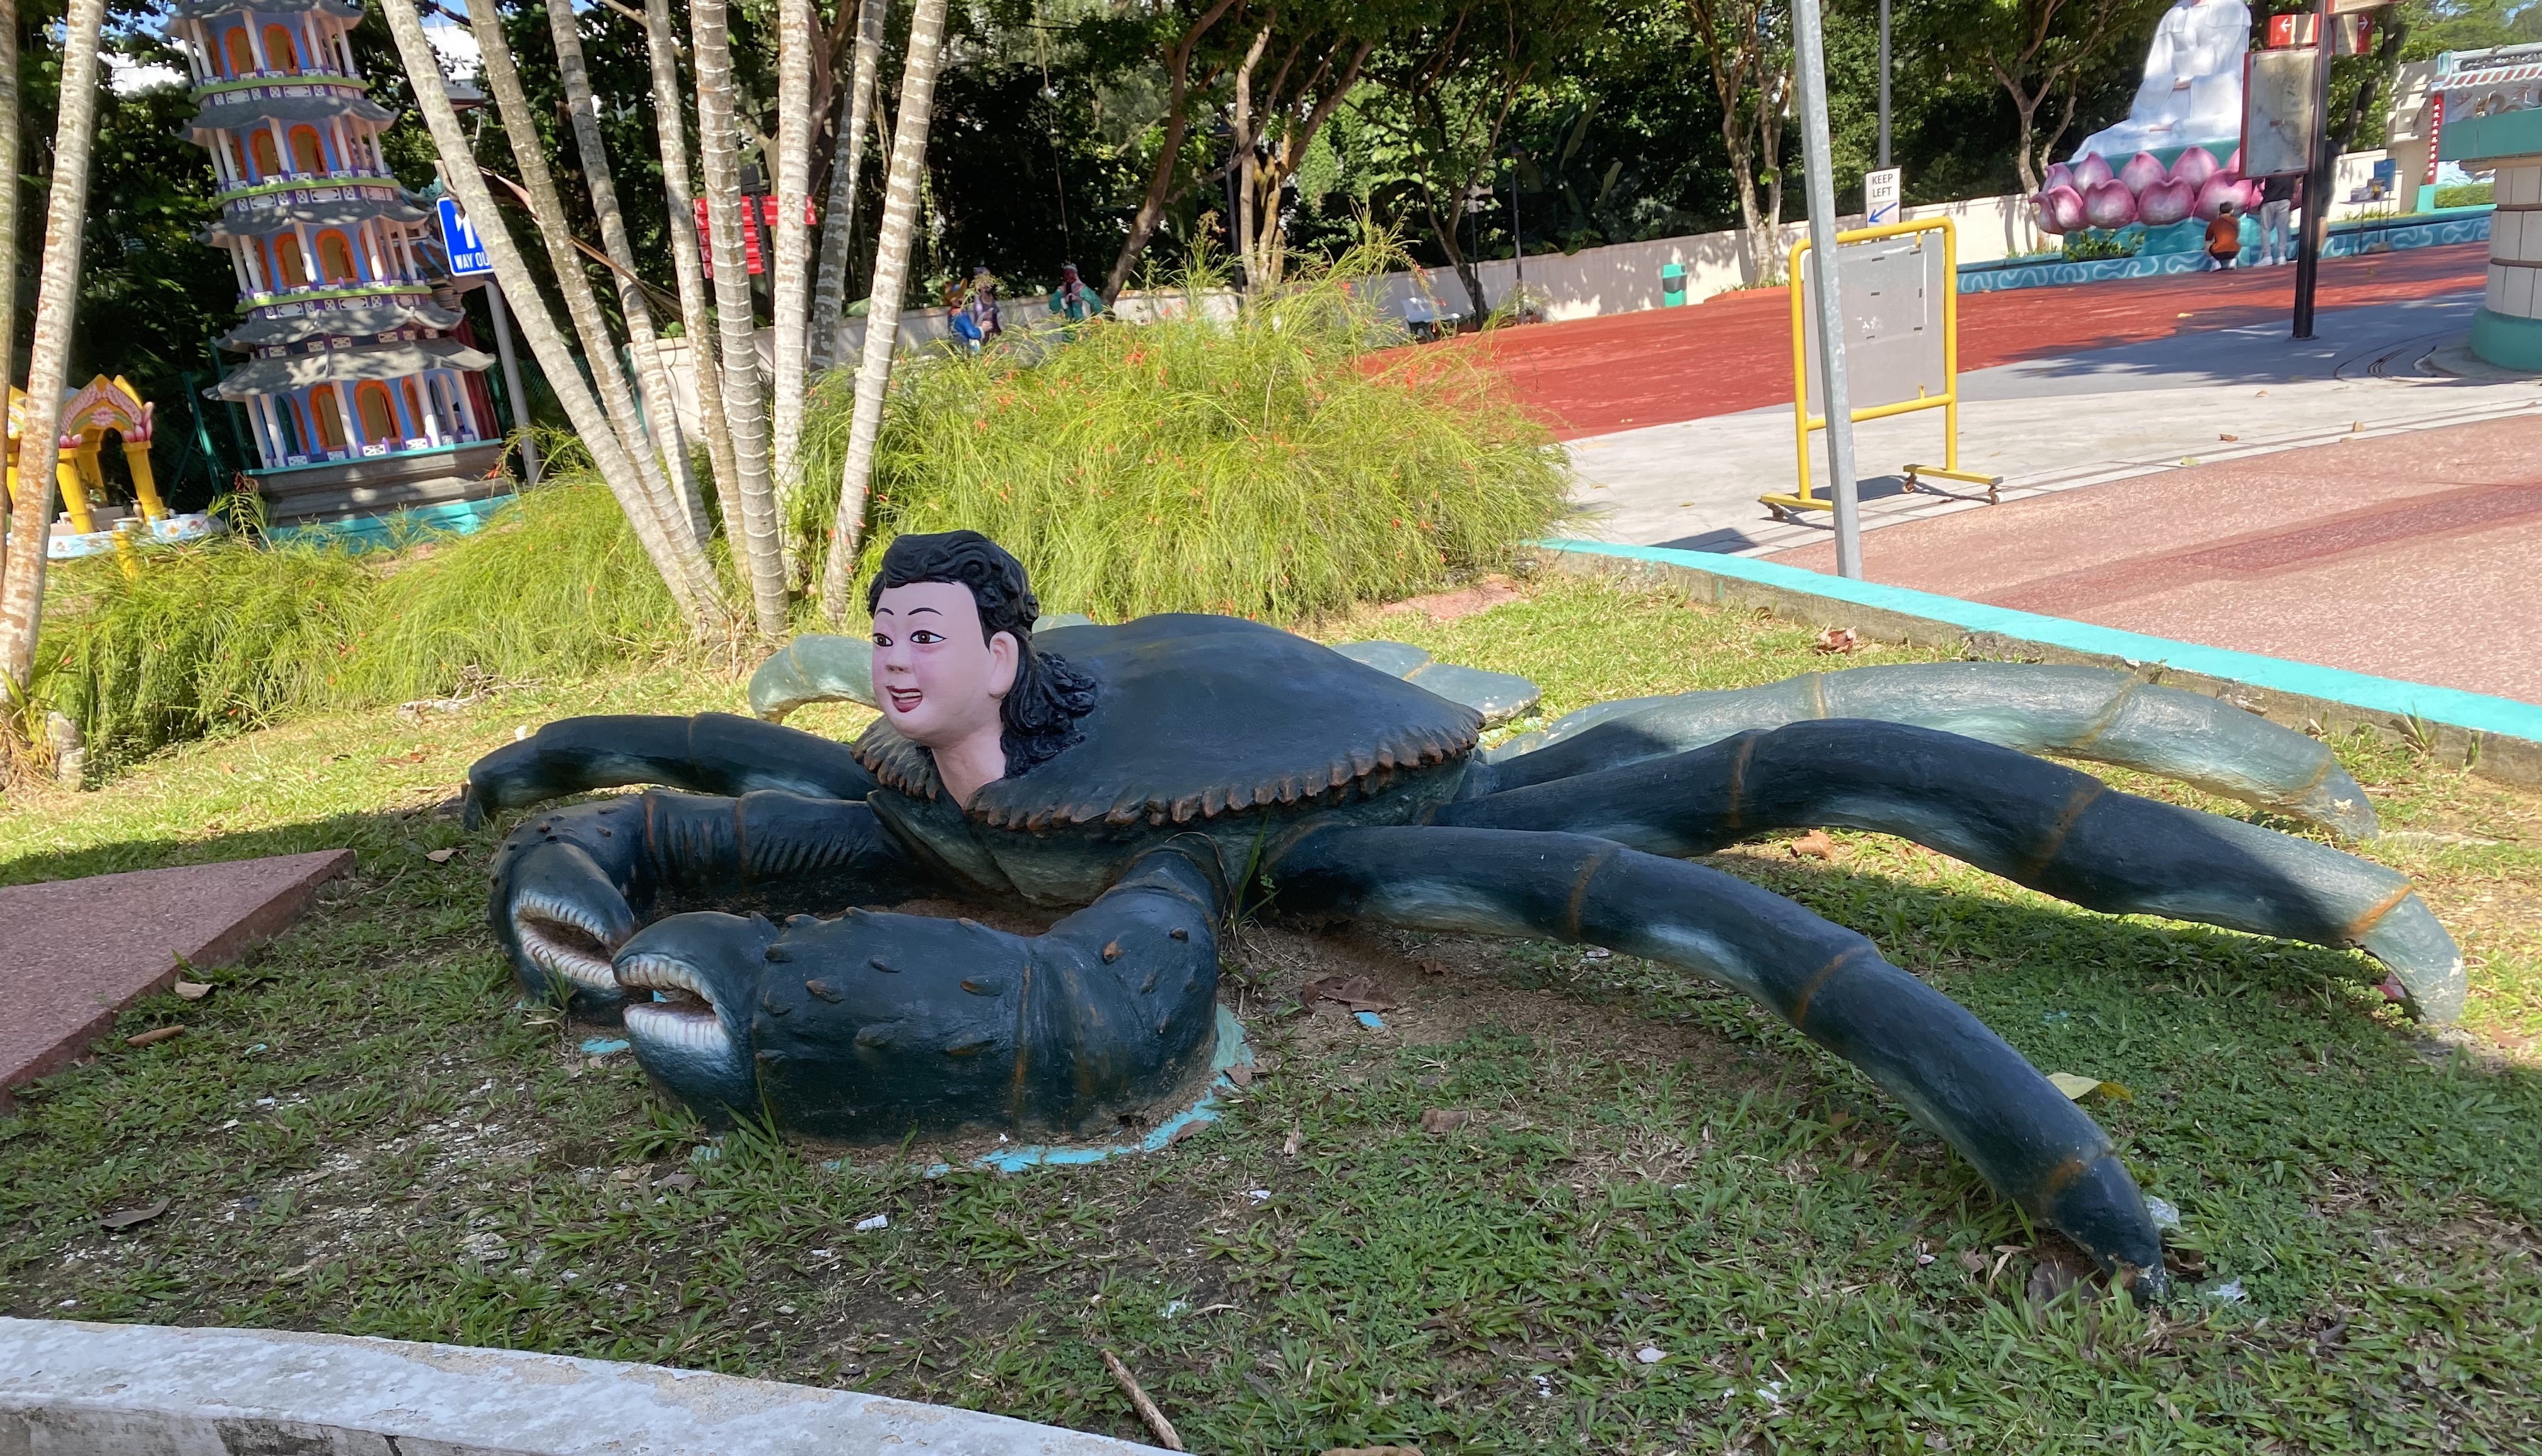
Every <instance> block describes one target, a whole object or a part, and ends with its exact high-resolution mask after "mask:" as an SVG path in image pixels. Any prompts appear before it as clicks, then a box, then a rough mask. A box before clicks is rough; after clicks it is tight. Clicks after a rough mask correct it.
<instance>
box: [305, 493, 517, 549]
mask: <svg viewBox="0 0 2542 1456" xmlns="http://www.w3.org/2000/svg"><path fill="white" fill-rule="evenodd" d="M511 503H512V497H510V496H508V495H497V496H492V497H489V498H487V499H486V500H454V501H451V502H449V503H448V504H446V505H435V506H414V507H411V508H410V509H408V510H403V511H393V512H391V513H390V514H388V515H385V516H357V517H355V518H354V519H352V520H350V521H324V522H317V523H313V524H311V525H307V526H284V527H281V528H278V529H276V530H274V531H272V532H269V533H267V535H268V538H269V539H270V540H273V541H287V542H295V543H299V544H302V545H309V546H341V547H343V548H344V549H346V550H353V551H393V550H396V549H398V548H399V547H401V546H411V545H412V544H413V543H414V542H415V541H417V540H418V539H420V538H422V537H426V536H433V535H441V534H447V535H452V536H466V535H468V534H469V533H471V532H473V531H475V530H477V529H478V528H479V527H481V526H483V525H485V524H486V521H487V520H488V519H489V518H490V517H492V516H493V514H494V513H495V512H496V511H499V510H501V509H502V508H503V507H505V506H507V505H510V504H511Z"/></svg>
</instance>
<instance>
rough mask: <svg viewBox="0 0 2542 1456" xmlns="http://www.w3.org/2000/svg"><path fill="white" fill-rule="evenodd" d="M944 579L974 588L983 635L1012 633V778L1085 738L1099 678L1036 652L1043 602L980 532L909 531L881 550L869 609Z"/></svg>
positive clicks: (1002, 712) (1004, 739)
mask: <svg viewBox="0 0 2542 1456" xmlns="http://www.w3.org/2000/svg"><path fill="white" fill-rule="evenodd" d="M929 581H940V582H947V583H950V584H953V585H956V586H963V587H968V588H970V590H971V600H972V601H973V602H974V603H976V604H977V605H978V607H979V609H980V636H981V639H982V640H983V641H986V640H988V639H990V638H993V637H995V636H997V634H998V633H1000V632H1006V633H1008V634H1009V635H1010V636H1012V637H1013V638H1014V639H1015V686H1014V687H1013V688H1011V689H1009V690H1008V692H1007V696H1006V700H1005V701H1004V702H1003V703H1001V704H1000V705H999V717H1000V718H1001V719H1003V720H1004V722H1005V724H1006V731H1005V732H1004V733H1003V734H1002V735H1000V742H1001V743H1002V744H1003V746H1004V747H1005V749H1006V752H1007V776H1008V777H1009V778H1013V777H1015V776H1017V775H1018V774H1022V773H1025V772H1027V771H1029V770H1030V769H1031V768H1032V767H1033V765H1035V764H1043V763H1047V762H1048V761H1050V760H1051V759H1053V758H1056V757H1057V756H1058V755H1059V753H1060V751H1061V750H1063V749H1066V748H1068V747H1069V746H1070V745H1072V744H1075V743H1077V742H1078V741H1080V740H1081V739H1083V738H1084V734H1082V733H1080V732H1079V731H1078V728H1077V720H1078V719H1080V718H1082V717H1084V716H1085V714H1086V713H1087V712H1088V711H1090V710H1091V709H1092V708H1093V706H1094V680H1093V679H1092V678H1089V677H1087V676H1086V675H1085V674H1084V673H1082V672H1079V671H1078V670H1077V669H1076V668H1073V667H1071V666H1069V663H1068V659H1067V658H1064V657H1061V656H1060V655H1059V654H1057V653H1055V652H1035V651H1034V650H1033V642H1032V628H1033V622H1034V621H1035V620H1036V619H1039V618H1040V616H1041V603H1040V602H1039V601H1038V600H1036V599H1035V598H1034V596H1033V593H1032V583H1031V582H1030V581H1029V580H1028V579H1026V577H1025V576H1024V567H1023V563H1022V562H1021V561H1018V560H1016V559H1015V558H1014V557H1013V556H1011V555H1009V554H1008V552H1007V548H1006V547H1004V546H1000V545H998V544H997V543H996V542H994V541H991V540H989V539H988V538H987V537H985V536H982V535H981V534H980V533H978V532H976V531H945V532H939V533H937V534H935V535H933V536H903V537H898V538H896V539H894V540H893V542H892V544H891V545H890V546H886V547H885V548H884V549H883V553H882V565H881V566H879V567H877V568H876V569H875V571H874V574H873V579H872V580H871V581H868V582H866V583H865V612H866V613H867V614H868V615H870V614H871V613H872V612H873V609H874V603H875V602H877V601H878V600H880V599H881V597H882V594H883V592H884V591H885V590H886V589H888V588H891V587H901V586H913V585H915V584H917V583H919V582H929Z"/></svg>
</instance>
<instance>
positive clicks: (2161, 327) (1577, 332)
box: [1453, 243, 2489, 440]
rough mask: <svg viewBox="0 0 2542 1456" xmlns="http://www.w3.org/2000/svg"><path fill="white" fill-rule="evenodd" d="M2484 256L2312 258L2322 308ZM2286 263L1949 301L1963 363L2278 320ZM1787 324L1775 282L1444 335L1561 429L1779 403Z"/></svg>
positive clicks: (2466, 278)
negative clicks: (1685, 304)
mask: <svg viewBox="0 0 2542 1456" xmlns="http://www.w3.org/2000/svg"><path fill="white" fill-rule="evenodd" d="M2488 257H2489V245H2488V244H2486V243H2462V244H2456V245H2453V246H2451V247H2446V248H2418V249H2412V250H2410V251H2408V252H2405V253H2390V254H2381V255H2374V256H2371V257H2342V258H2332V259H2330V260H2329V261H2327V262H2325V263H2323V264H2322V272H2321V288H2320V294H2319V307H2321V308H2323V309H2325V310H2328V309H2336V308H2342V307H2345V306H2348V305H2352V304H2366V303H2392V302H2396V301H2399V300H2403V299H2413V298H2434V297H2439V296H2441V295H2444V294H2448V293H2458V292H2461V291H2464V290H2466V289H2478V288H2479V287H2480V286H2481V285H2482V282H2483V277H2484V272H2485V269H2486V266H2487V262H2488ZM2294 274H2295V270H2294V269H2292V268H2289V267H2280V268H2260V269H2255V270H2252V271H2248V272H2234V273H2179V274H2172V275H2169V276H2166V277H2160V278H2127V279H2121V280H2119V281H2116V282H2110V283H2083V284H2074V285H2070V286H2068V287H2063V288H2025V289H2018V290H2015V291H2013V292H2010V293H1973V294H1969V295H1966V296H1965V297H1963V298H1961V300H1960V368H1962V369H1963V370H1970V369H1984V368H1987V367H1989V366H1992V365H1996V364H2010V363H2013V362H2015V361H2018V360H2022V359H2037V358H2043V357H2046V356H2048V355H2052V354H2065V353H2073V352H2076V351H2078V350H2082V349H2096V348H2107V347H2110V346H2112V345H2116V344H2126V343H2141V342H2143V341H2145V340H2148V339H2157V338H2168V337H2170V336H2171V335H2173V334H2175V333H2182V332H2189V331H2193V330H2197V329H2206V328H2245V327H2248V326H2250V325H2254V324H2266V323H2272V322H2281V321H2283V320H2284V319H2285V318H2286V317H2287V314H2288V312H2289V311H2290V310H2291V308H2292V307H2293V300H2294ZM1791 336H1792V331H1791V304H1790V300H1789V298H1788V296H1787V295H1786V294H1785V293H1784V291H1783V290H1781V289H1779V288H1777V289H1771V290H1762V291H1758V292H1755V293H1737V294H1724V295H1722V296H1721V297H1719V298H1716V299H1712V300H1710V301H1708V302H1706V303H1701V304H1697V305H1694V306H1692V307H1690V308H1679V309H1651V310H1647V311H1645V312H1642V313H1638V314H1616V315H1613V316H1611V317H1608V318H1604V319H1581V320H1577V321H1575V322H1572V323H1568V324H1545V325H1539V326H1536V327H1534V328H1510V329H1502V330H1499V331H1497V332H1494V333H1492V334H1490V335H1487V336H1482V337H1474V338H1468V339H1465V340H1461V341H1459V342H1458V343H1457V344H1455V345H1453V347H1458V348H1467V349H1473V350H1475V351H1477V353H1478V354H1479V355H1480V356H1481V357H1483V358H1485V359H1487V360H1489V361H1490V362H1491V364H1492V365H1493V366H1494V367H1495V368H1497V369H1498V370H1500V371H1501V372H1502V373H1504V374H1505V375H1507V376H1508V377H1509V379H1510V381H1511V383H1512V384H1513V385H1514V386H1516V388H1517V390H1518V394H1519V398H1520V400H1522V401H1523V402H1525V403H1526V404H1528V405H1529V406H1530V407H1532V408H1533V409H1535V410H1536V411H1538V412H1539V413H1540V414H1542V415H1543V416H1544V417H1545V418H1546V419H1548V420H1551V421H1553V422H1554V424H1555V431H1554V432H1555V433H1556V434H1557V435H1559V436H1560V437H1561V438H1563V439H1566V440H1571V439H1578V438H1579V437H1581V436H1583V435H1603V434H1606V433H1607V432H1609V431H1612V430H1624V429H1633V428H1636V427H1639V426H1642V425H1655V424H1667V423H1670V422H1672V421H1675V420H1682V419H1701V418H1703V417H1705V416H1707V415H1714V414H1730V413H1734V412H1736V411H1738V410H1742V409H1755V408H1758V407H1760V406H1762V405H1767V404H1782V403H1788V402H1790V400H1791V398H1792V346H1791Z"/></svg>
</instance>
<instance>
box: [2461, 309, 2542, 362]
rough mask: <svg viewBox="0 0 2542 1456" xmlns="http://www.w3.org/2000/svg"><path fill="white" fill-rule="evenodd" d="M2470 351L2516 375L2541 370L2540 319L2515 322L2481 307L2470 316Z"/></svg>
mask: <svg viewBox="0 0 2542 1456" xmlns="http://www.w3.org/2000/svg"><path fill="white" fill-rule="evenodd" d="M2471 351H2472V353H2473V354H2475V355H2477V356H2478V357H2479V358H2480V359H2481V360H2482V362H2484V363H2488V364H2495V365H2497V366H2498V367H2499V368H2501V369H2511V370H2514V371H2516V372H2517V373H2519V374H2529V373H2531V372H2533V371H2535V370H2542V319H2518V318H2515V317H2514V316H2512V315H2509V314H2498V313H2492V312H2491V311H2490V310H2489V309H2488V308H2486V307H2484V308H2482V309H2481V310H2480V311H2479V312H2478V313H2475V314H2473V315H2472V316H2471Z"/></svg>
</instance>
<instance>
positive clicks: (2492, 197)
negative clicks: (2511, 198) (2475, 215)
mask: <svg viewBox="0 0 2542 1456" xmlns="http://www.w3.org/2000/svg"><path fill="white" fill-rule="evenodd" d="M2497 200H2498V188H2497V184H2496V183H2494V182H2460V183H2456V184H2455V185H2452V186H2445V187H2438V188H2436V205H2437V206H2438V207H2487V206H2488V205H2489V204H2490V203H2492V202H2495V201H2497Z"/></svg>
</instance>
